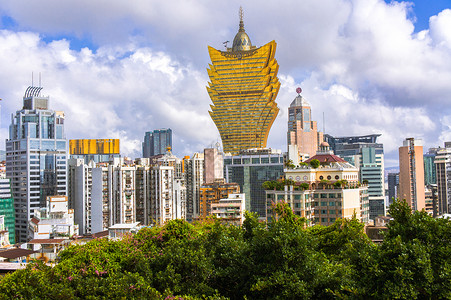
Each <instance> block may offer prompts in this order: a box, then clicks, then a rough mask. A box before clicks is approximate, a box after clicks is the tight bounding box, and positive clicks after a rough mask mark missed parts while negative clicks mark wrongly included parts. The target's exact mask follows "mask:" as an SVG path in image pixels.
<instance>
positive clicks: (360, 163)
mask: <svg viewBox="0 0 451 300" xmlns="http://www.w3.org/2000/svg"><path fill="white" fill-rule="evenodd" d="M379 136H380V134H371V135H364V136H349V137H333V136H331V135H328V134H326V135H325V139H326V141H327V142H328V143H330V145H331V146H332V145H333V148H332V147H331V148H332V149H333V150H332V151H334V153H335V155H338V156H340V157H341V158H343V159H344V160H346V161H347V162H349V163H351V164H352V165H354V166H356V167H357V168H358V169H359V181H360V182H362V183H363V182H365V184H367V185H368V195H369V204H370V219H371V220H375V218H376V217H377V216H385V214H386V205H385V201H386V200H385V175H384V173H385V172H384V170H385V169H384V147H383V145H382V144H381V143H377V138H378V137H379Z"/></svg>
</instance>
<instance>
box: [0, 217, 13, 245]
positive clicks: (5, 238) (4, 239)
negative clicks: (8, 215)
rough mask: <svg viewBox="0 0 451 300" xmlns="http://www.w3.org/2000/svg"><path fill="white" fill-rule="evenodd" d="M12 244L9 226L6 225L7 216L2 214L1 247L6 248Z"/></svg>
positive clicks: (0, 222)
mask: <svg viewBox="0 0 451 300" xmlns="http://www.w3.org/2000/svg"><path fill="white" fill-rule="evenodd" d="M10 245H11V242H10V240H9V231H8V227H6V226H5V216H3V215H0V248H6V247H9V246H10Z"/></svg>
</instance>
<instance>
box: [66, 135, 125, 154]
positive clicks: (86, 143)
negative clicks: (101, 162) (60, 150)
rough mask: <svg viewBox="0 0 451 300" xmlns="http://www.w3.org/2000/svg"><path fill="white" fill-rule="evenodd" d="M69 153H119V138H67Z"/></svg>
mask: <svg viewBox="0 0 451 300" xmlns="http://www.w3.org/2000/svg"><path fill="white" fill-rule="evenodd" d="M69 151H70V154H71V155H78V154H80V155H82V154H119V139H82V140H69Z"/></svg>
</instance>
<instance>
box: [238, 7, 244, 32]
mask: <svg viewBox="0 0 451 300" xmlns="http://www.w3.org/2000/svg"><path fill="white" fill-rule="evenodd" d="M239 15H240V29H239V30H238V31H240V32H244V22H243V16H244V13H243V7H241V6H240V12H239Z"/></svg>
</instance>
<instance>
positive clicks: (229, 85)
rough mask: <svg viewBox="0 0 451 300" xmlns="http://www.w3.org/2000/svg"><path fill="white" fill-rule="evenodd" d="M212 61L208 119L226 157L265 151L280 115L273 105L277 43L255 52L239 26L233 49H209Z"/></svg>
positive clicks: (255, 49)
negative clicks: (244, 152)
mask: <svg viewBox="0 0 451 300" xmlns="http://www.w3.org/2000/svg"><path fill="white" fill-rule="evenodd" d="M208 52H209V54H210V58H211V64H210V65H209V69H208V70H207V71H208V76H209V77H210V82H209V83H208V87H207V91H208V94H209V95H210V98H211V101H212V102H213V105H211V111H210V112H209V113H210V116H211V118H212V119H213V122H214V123H215V124H216V127H217V128H218V131H219V134H220V135H221V139H222V145H223V149H224V152H225V153H235V154H236V153H238V152H239V151H240V150H245V149H251V148H265V147H266V142H267V139H268V134H269V130H270V128H271V126H272V124H273V122H274V120H275V118H276V116H277V113H278V112H279V108H278V107H277V103H276V102H275V99H276V96H277V93H278V92H279V87H280V82H279V80H278V78H277V71H278V69H279V65H278V64H277V61H276V60H275V58H274V55H275V52H276V42H275V41H272V42H269V43H268V44H266V45H264V46H262V47H260V48H256V47H255V46H252V43H251V40H250V38H249V36H248V35H247V34H246V32H245V31H244V23H243V14H242V10H241V8H240V26H239V30H238V33H237V34H236V35H235V38H234V40H233V44H232V48H227V49H226V51H220V50H216V49H214V48H212V47H210V46H209V47H208Z"/></svg>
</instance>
